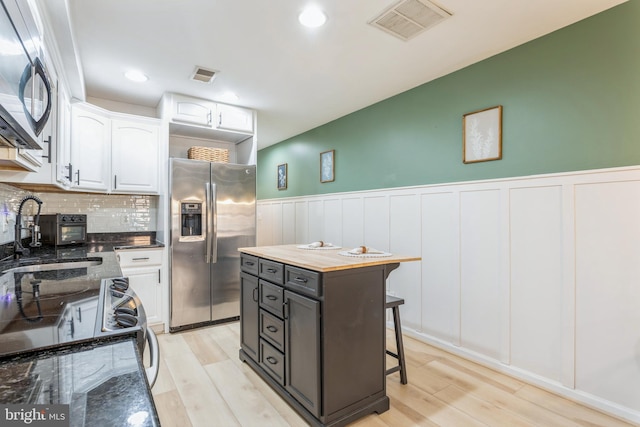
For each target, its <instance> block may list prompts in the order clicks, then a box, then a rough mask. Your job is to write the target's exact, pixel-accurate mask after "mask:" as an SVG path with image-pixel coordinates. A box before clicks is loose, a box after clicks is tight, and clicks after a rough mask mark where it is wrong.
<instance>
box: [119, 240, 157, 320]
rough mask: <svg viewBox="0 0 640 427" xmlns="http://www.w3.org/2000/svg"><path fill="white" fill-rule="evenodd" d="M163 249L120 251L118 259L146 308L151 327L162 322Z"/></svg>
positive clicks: (123, 272) (123, 271)
mask: <svg viewBox="0 0 640 427" xmlns="http://www.w3.org/2000/svg"><path fill="white" fill-rule="evenodd" d="M163 250H164V249H163V248H145V249H120V250H116V257H117V259H118V263H119V264H120V270H122V275H123V276H125V277H128V278H129V286H131V287H132V288H133V290H134V291H135V293H136V294H137V295H138V297H139V298H140V300H141V301H142V305H143V306H144V310H145V314H146V315H147V323H148V324H149V325H159V324H162V323H163V320H162V257H163Z"/></svg>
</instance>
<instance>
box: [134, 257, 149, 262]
mask: <svg viewBox="0 0 640 427" xmlns="http://www.w3.org/2000/svg"><path fill="white" fill-rule="evenodd" d="M131 260H132V261H148V260H149V257H148V256H145V257H141V258H132V259H131Z"/></svg>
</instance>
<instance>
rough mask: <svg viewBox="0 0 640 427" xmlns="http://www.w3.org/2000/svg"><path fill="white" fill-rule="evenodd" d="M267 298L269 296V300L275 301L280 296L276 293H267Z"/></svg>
mask: <svg viewBox="0 0 640 427" xmlns="http://www.w3.org/2000/svg"><path fill="white" fill-rule="evenodd" d="M265 298H267V299H268V300H271V301H275V300H277V299H278V297H277V296H275V295H265Z"/></svg>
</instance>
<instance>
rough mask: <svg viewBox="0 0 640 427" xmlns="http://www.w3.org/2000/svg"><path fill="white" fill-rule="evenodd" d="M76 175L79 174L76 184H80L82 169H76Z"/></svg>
mask: <svg viewBox="0 0 640 427" xmlns="http://www.w3.org/2000/svg"><path fill="white" fill-rule="evenodd" d="M76 175H78V181H77V182H76V185H80V169H78V170H77V171H76Z"/></svg>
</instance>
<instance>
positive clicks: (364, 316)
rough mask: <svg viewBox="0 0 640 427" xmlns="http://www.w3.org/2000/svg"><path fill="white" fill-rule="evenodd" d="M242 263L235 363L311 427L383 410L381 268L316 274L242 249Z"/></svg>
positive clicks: (343, 422)
mask: <svg viewBox="0 0 640 427" xmlns="http://www.w3.org/2000/svg"><path fill="white" fill-rule="evenodd" d="M240 266H241V269H242V273H241V304H240V310H241V313H240V322H241V325H240V331H241V337H240V341H241V349H240V359H241V360H243V361H245V362H247V363H248V364H249V365H250V366H251V367H252V368H253V369H254V370H255V371H256V373H258V374H259V375H260V376H261V377H262V378H263V379H264V380H265V381H266V382H267V383H268V384H269V385H270V386H271V387H272V388H273V389H274V390H275V391H276V392H277V393H278V394H279V395H280V396H281V397H282V398H283V399H285V400H286V401H287V402H288V403H289V404H290V405H291V406H292V407H293V408H294V409H296V411H298V412H299V413H300V415H302V416H303V417H304V418H305V420H306V421H307V422H309V423H310V424H311V425H314V426H341V425H346V424H348V423H350V422H353V421H354V420H356V419H358V418H360V417H362V416H364V415H367V414H369V413H372V412H378V413H381V412H384V411H386V410H387V409H388V408H389V400H388V398H387V396H386V383H385V359H384V349H385V347H384V342H385V341H384V340H385V332H384V329H385V325H384V299H385V278H386V275H387V274H388V272H387V271H386V270H385V267H384V266H383V265H382V266H374V267H363V268H357V269H349V270H343V271H331V272H319V271H313V270H309V269H305V268H300V267H299V266H294V265H289V264H285V263H282V262H279V261H276V260H273V259H267V258H263V257H260V256H256V255H255V254H249V253H244V252H243V253H242V254H241V258H240Z"/></svg>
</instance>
